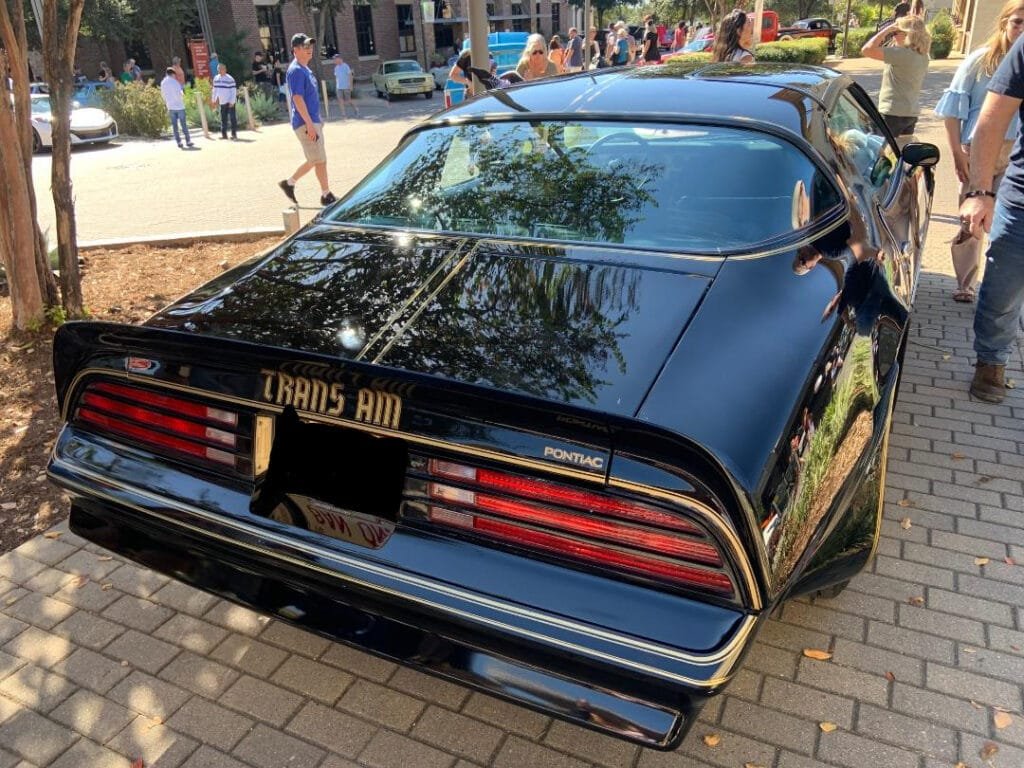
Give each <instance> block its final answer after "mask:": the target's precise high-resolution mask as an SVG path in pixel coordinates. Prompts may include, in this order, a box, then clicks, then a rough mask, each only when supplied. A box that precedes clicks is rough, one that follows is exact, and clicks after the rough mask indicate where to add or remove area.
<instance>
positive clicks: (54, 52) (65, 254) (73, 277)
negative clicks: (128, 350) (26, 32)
mask: <svg viewBox="0 0 1024 768" xmlns="http://www.w3.org/2000/svg"><path fill="white" fill-rule="evenodd" d="M84 5H85V0H70V3H69V5H68V10H67V18H66V19H64V20H63V23H62V20H60V19H58V9H57V0H44V6H43V49H44V51H43V52H44V62H45V64H46V79H47V81H48V82H49V83H50V108H51V112H52V115H53V121H52V123H51V126H52V129H53V159H52V162H51V175H50V189H51V191H52V194H53V207H54V210H55V212H56V214H57V253H58V256H59V263H60V293H61V303H62V305H63V307H64V313H65V315H66V316H67V317H69V318H75V317H82V316H83V315H84V314H85V312H84V308H83V304H82V275H81V273H80V272H79V270H78V234H77V231H76V225H75V201H74V196H73V195H72V192H71V100H72V97H73V96H74V80H73V67H74V61H75V49H76V47H77V45H78V28H79V25H80V24H81V21H82V9H83V7H84Z"/></svg>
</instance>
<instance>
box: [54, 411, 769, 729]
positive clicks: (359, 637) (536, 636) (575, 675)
mask: <svg viewBox="0 0 1024 768" xmlns="http://www.w3.org/2000/svg"><path fill="white" fill-rule="evenodd" d="M107 449H108V446H105V445H104V444H103V442H102V441H101V440H98V439H95V442H94V439H90V438H89V437H87V436H85V435H81V434H77V435H76V434H73V430H71V429H69V428H66V429H65V431H64V432H63V433H62V435H61V437H60V439H59V440H58V444H57V446H56V448H55V452H54V458H53V459H52V461H51V463H50V467H49V472H50V477H51V479H53V480H54V481H55V482H56V483H57V484H58V485H61V486H62V487H64V488H66V489H68V490H69V491H70V492H71V494H72V496H73V507H72V515H71V526H72V529H73V530H74V531H75V532H76V533H78V534H79V535H81V536H83V537H84V538H87V539H89V540H91V541H93V542H95V543H97V544H99V545H101V546H103V547H106V548H108V549H110V550H111V551H114V552H117V553H119V554H121V555H123V556H125V557H128V558H130V559H132V560H135V561H137V562H139V563H141V564H143V565H145V566H147V567H149V568H152V569H154V570H157V571H160V572H163V573H166V574H168V575H170V576H172V577H173V578H176V579H178V580H180V581H183V582H185V583H188V584H191V585H192V586H195V587H197V588H200V589H203V590H206V591H208V592H212V593H214V594H217V595H220V596H222V597H224V598H226V599H229V600H232V601H234V602H237V603H241V604H243V605H247V606H250V607H252V608H255V609H257V610H259V611H261V612H264V613H267V614H270V615H273V616H275V617H278V618H280V619H282V620H285V621H288V622H290V623H293V624H296V625H298V626H301V627H303V628H306V629H308V630H310V631H314V632H318V633H320V634H323V635H326V636H328V637H330V638H332V639H335V640H338V641H341V642H344V643H347V644H349V645H353V646H356V647H359V648H361V649H363V650H366V651H368V652H370V653H374V654H377V655H380V656H384V657H386V658H389V659H392V660H394V661H397V662H399V663H401V664H404V665H407V666H411V667H414V668H417V669H420V670H421V671H425V672H429V673H433V674H436V675H440V676H443V677H446V678H449V679H454V680H456V681H458V682H460V683H463V684H465V685H468V686H471V687H474V688H477V689H479V690H483V691H485V692H488V693H491V694H494V695H497V696H501V697H503V698H506V699H510V700H512V701H514V702H516V703H518V704H521V705H524V706H528V707H531V708H533V709H537V710H539V711H542V712H544V713H545V714H548V715H552V716H555V717H560V718H563V719H566V720H569V721H572V722H574V723H577V724H579V725H582V726H585V727H589V728H593V729H596V730H599V731H603V732H605V733H609V734H612V735H615V736H618V737H620V738H624V739H628V740H631V741H635V742H638V743H641V744H643V745H645V746H648V747H652V748H656V749H671V748H673V747H675V746H676V745H677V744H678V743H679V741H680V740H681V739H682V737H683V736H684V735H685V733H686V730H687V729H688V727H689V725H690V724H691V722H692V720H693V719H694V718H695V717H696V714H697V712H698V711H699V710H700V707H701V706H702V705H703V703H704V701H705V700H706V698H707V697H708V696H710V695H713V694H714V693H716V692H717V691H718V690H719V689H720V688H721V687H722V686H723V685H724V683H725V682H726V681H727V680H728V679H729V677H731V675H732V672H733V670H734V669H735V667H736V665H737V664H738V662H739V659H740V657H741V655H742V653H743V651H744V650H745V648H746V646H747V645H748V644H749V642H750V641H751V639H752V636H753V629H754V626H755V624H756V618H755V617H752V616H746V617H743V618H741V619H740V620H739V621H737V622H736V625H735V627H734V629H733V630H732V631H731V633H730V635H729V637H727V638H725V640H724V642H723V644H722V645H721V646H720V647H719V648H717V649H716V650H715V651H713V652H710V653H707V654H703V655H696V654H692V653H688V652H686V651H683V650H681V649H678V648H671V647H667V646H663V645H660V644H655V643H652V642H650V641H647V640H644V639H643V638H637V637H631V636H629V635H625V634H622V633H619V632H613V631H610V630H609V629H607V628H604V627H598V626H594V625H590V624H585V623H582V622H579V621H576V620H573V619H567V618H565V617H564V616H558V615H554V614H546V613H541V612H539V611H537V610H534V609H529V608H527V607H525V606H523V605H521V604H516V603H511V602H508V601H506V600H500V599H495V598H494V597H491V596H487V595H481V594H478V593H473V592H469V591H467V590H465V589H462V588H460V587H459V586H457V585H452V584H449V583H445V582H437V581H432V580H429V579H426V578H423V577H422V576H420V575H419V574H413V573H409V572H402V571H399V570H397V569H394V568H390V567H384V566H381V565H380V564H378V563H374V562H372V561H370V560H368V559H362V558H355V557H352V556H351V555H350V554H349V553H346V552H335V551H328V550H323V551H320V550H317V548H315V547H311V546H309V545H308V544H307V543H306V542H302V541H297V540H292V539H290V538H288V537H285V536H278V535H275V534H274V533H273V532H272V531H268V530H267V529H266V528H258V527H256V526H253V525H251V524H249V525H247V524H245V523H243V522H240V521H239V520H238V519H236V518H231V517H229V516H228V515H226V514H224V510H225V509H226V508H227V507H229V506H230V505H231V499H230V496H231V493H229V492H224V491H223V489H222V492H221V493H220V496H219V498H216V499H212V502H211V503H212V504H213V506H218V507H220V510H219V511H211V510H210V509H200V508H197V507H194V506H191V505H189V504H185V503H183V502H181V501H178V500H175V499H172V498H169V497H168V496H167V495H157V494H155V493H153V492H152V491H149V490H146V489H142V488H139V487H136V486H134V485H133V484H131V483H130V482H127V481H126V479H125V478H118V479H114V478H113V477H111V475H110V473H109V467H110V465H109V464H108V465H107V468H108V472H100V471H97V468H96V467H90V466H87V465H85V463H84V462H82V461H75V460H74V459H75V458H76V457H77V458H79V459H82V458H83V457H85V456H91V455H97V456H102V455H104V454H105V453H107ZM107 455H109V454H107ZM193 482H196V481H193ZM192 490H195V489H192ZM238 495H239V496H241V494H238ZM201 497H202V496H193V498H201ZM250 529H251V530H250Z"/></svg>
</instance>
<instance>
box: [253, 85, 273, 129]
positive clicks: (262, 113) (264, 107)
mask: <svg viewBox="0 0 1024 768" xmlns="http://www.w3.org/2000/svg"><path fill="white" fill-rule="evenodd" d="M249 106H251V107H252V116H253V117H255V118H256V122H258V123H266V122H270V121H272V120H280V119H281V108H280V106H279V104H278V101H277V99H276V98H273V97H271V96H268V95H267V94H266V93H264V92H263V91H261V90H259V89H258V88H250V89H249Z"/></svg>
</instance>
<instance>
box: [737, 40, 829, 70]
mask: <svg viewBox="0 0 1024 768" xmlns="http://www.w3.org/2000/svg"><path fill="white" fill-rule="evenodd" d="M827 55H828V40H826V39H825V38H824V37H811V38H807V39H805V40H786V41H784V42H778V43H761V44H760V45H759V46H757V48H755V49H754V58H755V59H757V60H758V61H787V62H791V63H794V64H822V63H824V61H825V57H826V56H827Z"/></svg>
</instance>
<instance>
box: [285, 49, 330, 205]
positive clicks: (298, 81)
mask: <svg viewBox="0 0 1024 768" xmlns="http://www.w3.org/2000/svg"><path fill="white" fill-rule="evenodd" d="M313 50H314V40H313V38H312V37H309V36H307V35H304V34H302V33H301V32H299V33H298V34H295V35H292V63H291V64H289V65H288V74H287V75H286V78H287V81H288V93H289V94H291V105H290V106H291V113H292V130H293V131H295V136H296V137H297V138H298V140H299V144H300V145H301V146H302V153H303V155H304V156H305V158H306V160H305V162H304V163H303V164H302V165H300V166H299V167H298V168H297V169H296V170H295V173H293V174H292V175H291V177H289V178H287V179H285V180H283V181H280V182H278V186H279V187H280V188H281V190H282V191H283V192H284V193H285V195H286V196H287V197H288V199H289V200H291V201H292V202H293V203H298V202H299V201H298V200H297V199H296V198H295V182H297V181H298V180H299V179H300V178H302V177H303V176H305V175H306V174H307V173H309V171H310V170H312V171H314V172H315V173H316V178H317V180H318V181H319V182H320V205H330V204H331V203H333V202H335V201H336V200H337V198H336V197H335V196H334V195H333V194H331V189H330V187H329V186H328V184H327V152H326V150H325V149H324V135H323V121H322V120H321V119H320V94H319V92H318V89H317V82H316V75H314V74H313V73H312V72H311V71H310V70H309V62H310V59H312V58H313Z"/></svg>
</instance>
